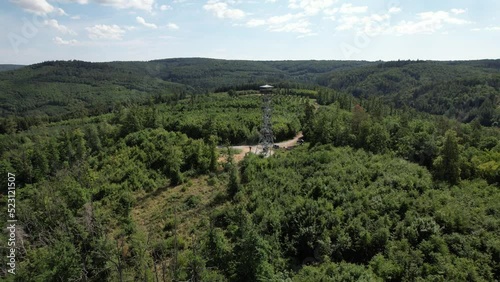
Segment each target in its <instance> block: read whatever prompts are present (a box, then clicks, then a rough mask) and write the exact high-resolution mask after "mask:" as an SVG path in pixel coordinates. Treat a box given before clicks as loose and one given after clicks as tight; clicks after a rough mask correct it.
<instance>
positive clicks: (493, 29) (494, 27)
mask: <svg viewBox="0 0 500 282" xmlns="http://www.w3.org/2000/svg"><path fill="white" fill-rule="evenodd" d="M471 30H472V31H500V26H488V27H483V28H479V27H477V28H473V29H471Z"/></svg>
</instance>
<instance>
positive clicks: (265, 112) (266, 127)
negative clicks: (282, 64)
mask: <svg viewBox="0 0 500 282" xmlns="http://www.w3.org/2000/svg"><path fill="white" fill-rule="evenodd" d="M273 88H274V87H273V86H271V85H267V84H266V85H262V86H260V87H259V89H260V93H261V94H262V127H261V129H260V136H259V146H261V147H262V149H261V154H262V155H264V156H269V155H271V149H272V148H273V145H274V135H273V129H272V124H271V115H272V105H271V102H272V94H273Z"/></svg>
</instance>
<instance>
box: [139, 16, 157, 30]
mask: <svg viewBox="0 0 500 282" xmlns="http://www.w3.org/2000/svg"><path fill="white" fill-rule="evenodd" d="M135 20H136V21H137V22H138V23H140V24H142V25H143V26H145V27H147V28H153V29H157V28H158V26H157V25H155V24H154V23H148V22H146V20H144V18H143V17H136V18H135Z"/></svg>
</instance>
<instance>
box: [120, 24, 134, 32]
mask: <svg viewBox="0 0 500 282" xmlns="http://www.w3.org/2000/svg"><path fill="white" fill-rule="evenodd" d="M123 28H124V29H126V30H128V31H132V30H136V29H137V27H136V26H131V25H127V26H124V27H123Z"/></svg>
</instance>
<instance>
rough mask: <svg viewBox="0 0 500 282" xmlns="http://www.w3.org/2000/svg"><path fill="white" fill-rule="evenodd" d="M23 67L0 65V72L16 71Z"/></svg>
mask: <svg viewBox="0 0 500 282" xmlns="http://www.w3.org/2000/svg"><path fill="white" fill-rule="evenodd" d="M22 67H24V66H23V65H7V64H0V71H8V70H16V69H20V68H22Z"/></svg>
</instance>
